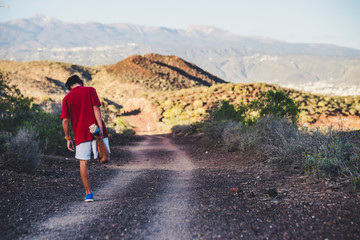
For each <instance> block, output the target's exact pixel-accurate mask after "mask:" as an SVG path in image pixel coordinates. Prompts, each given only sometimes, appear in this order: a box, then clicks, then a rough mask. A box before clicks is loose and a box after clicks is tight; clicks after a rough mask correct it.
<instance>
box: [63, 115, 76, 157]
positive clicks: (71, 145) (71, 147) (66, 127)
mask: <svg viewBox="0 0 360 240" xmlns="http://www.w3.org/2000/svg"><path fill="white" fill-rule="evenodd" d="M69 123H70V121H69V119H68V118H64V119H63V121H62V124H63V129H64V133H65V139H66V142H67V148H68V149H69V151H71V152H75V149H74V143H73V142H72V141H71V138H70V128H69Z"/></svg>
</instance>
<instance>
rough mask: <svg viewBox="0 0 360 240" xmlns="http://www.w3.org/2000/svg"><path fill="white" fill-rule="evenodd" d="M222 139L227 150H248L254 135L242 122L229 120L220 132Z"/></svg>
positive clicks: (251, 145)
mask: <svg viewBox="0 0 360 240" xmlns="http://www.w3.org/2000/svg"><path fill="white" fill-rule="evenodd" d="M222 141H223V143H224V145H225V146H226V148H227V150H228V151H229V152H234V151H247V150H250V149H251V148H252V147H253V146H254V143H255V142H256V137H255V136H254V135H253V134H252V133H251V132H250V131H249V129H248V127H246V126H245V125H244V124H242V123H235V122H230V123H229V124H228V125H227V126H226V127H225V128H224V132H223V134H222Z"/></svg>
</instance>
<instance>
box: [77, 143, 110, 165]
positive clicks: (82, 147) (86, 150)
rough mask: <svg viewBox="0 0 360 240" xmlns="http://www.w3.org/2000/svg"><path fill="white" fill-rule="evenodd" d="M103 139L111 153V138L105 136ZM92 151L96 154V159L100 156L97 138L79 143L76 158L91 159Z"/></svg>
mask: <svg viewBox="0 0 360 240" xmlns="http://www.w3.org/2000/svg"><path fill="white" fill-rule="evenodd" d="M103 141H104V143H105V145H106V147H107V149H108V150H109V153H110V147H109V138H104V139H103ZM91 151H92V152H93V154H94V159H96V158H98V152H97V147H96V139H95V140H92V141H87V142H83V143H80V144H79V145H77V146H76V148H75V158H76V159H79V160H90V159H91Z"/></svg>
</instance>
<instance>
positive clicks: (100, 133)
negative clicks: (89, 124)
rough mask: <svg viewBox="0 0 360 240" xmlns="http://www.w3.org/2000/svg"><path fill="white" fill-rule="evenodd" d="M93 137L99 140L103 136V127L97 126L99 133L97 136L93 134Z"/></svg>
mask: <svg viewBox="0 0 360 240" xmlns="http://www.w3.org/2000/svg"><path fill="white" fill-rule="evenodd" d="M95 138H96V139H99V140H101V139H103V138H104V131H103V128H102V127H100V128H99V135H98V136H95Z"/></svg>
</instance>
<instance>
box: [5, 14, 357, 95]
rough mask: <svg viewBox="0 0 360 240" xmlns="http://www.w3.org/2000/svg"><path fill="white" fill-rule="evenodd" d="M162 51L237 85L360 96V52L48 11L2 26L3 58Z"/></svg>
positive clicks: (98, 60) (110, 57) (92, 59)
mask: <svg viewBox="0 0 360 240" xmlns="http://www.w3.org/2000/svg"><path fill="white" fill-rule="evenodd" d="M150 52H155V53H159V54H163V55H176V56H179V57H180V58H182V59H185V60H187V61H189V62H192V63H194V64H196V65H197V66H199V67H200V68H202V69H206V71H208V72H211V73H212V74H214V75H216V76H219V77H220V78H221V79H224V80H226V81H230V82H234V83H239V82H242V83H250V82H265V83H271V84H274V83H275V84H278V85H280V86H284V87H292V88H296V89H299V90H305V91H311V92H317V93H327V94H337V95H348V94H352V95H360V79H359V77H358V76H359V74H360V51H359V50H355V49H350V48H343V47H338V46H334V45H328V44H290V43H286V42H282V41H277V40H273V39H268V38H261V37H244V36H239V35H236V34H233V33H230V32H228V31H225V30H222V29H218V28H214V27H210V26H200V25H195V26H190V27H188V28H187V29H186V30H182V29H169V28H164V27H149V26H140V25H132V24H119V23H117V24H100V23H86V24H75V23H66V22H62V21H59V20H56V19H52V18H49V17H45V16H42V15H37V16H34V17H33V18H29V19H19V20H15V21H10V22H5V23H0V58H1V59H7V60H16V61H32V60H44V59H46V60H56V61H63V62H71V63H76V64H81V65H103V64H112V63H114V62H118V61H120V60H122V59H125V58H127V57H128V56H131V55H134V54H138V55H143V54H147V53H150Z"/></svg>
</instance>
